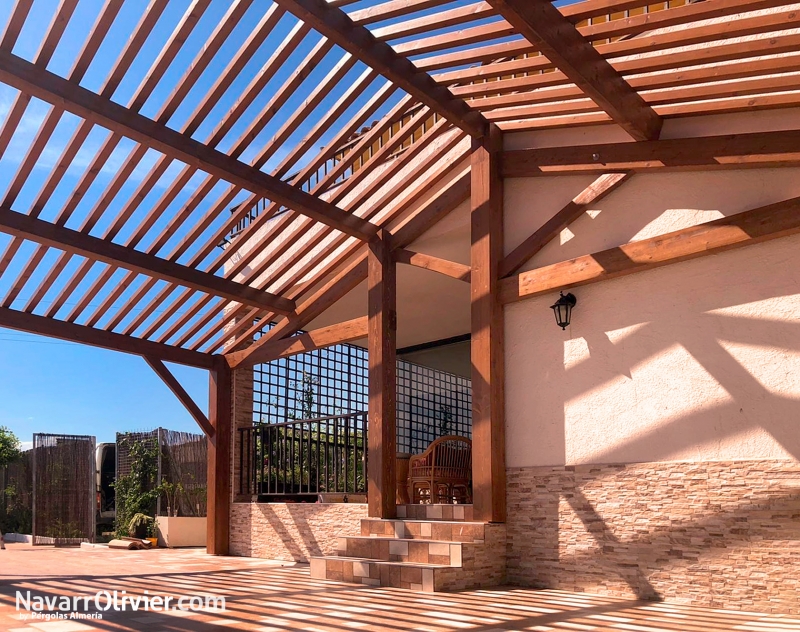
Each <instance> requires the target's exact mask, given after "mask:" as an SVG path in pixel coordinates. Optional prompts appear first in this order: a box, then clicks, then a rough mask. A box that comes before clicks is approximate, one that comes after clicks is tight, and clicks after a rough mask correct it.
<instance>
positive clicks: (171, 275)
mask: <svg viewBox="0 0 800 632" xmlns="http://www.w3.org/2000/svg"><path fill="white" fill-rule="evenodd" d="M0 231H2V232H4V233H8V234H9V235H14V236H15V237H21V238H23V239H29V240H31V241H35V242H36V243H39V244H42V245H44V246H48V247H51V248H56V249H59V250H63V251H64V252H68V253H70V254H76V255H81V256H84V257H87V258H88V259H91V260H95V261H102V262H104V263H108V264H111V265H115V266H120V267H122V268H125V269H128V270H131V271H134V272H139V273H141V274H145V275H148V276H151V277H154V278H158V279H163V280H165V281H169V282H171V283H177V284H179V285H183V286H186V287H189V288H192V289H194V290H198V291H200V292H206V293H208V294H215V295H217V296H221V297H224V298H227V299H229V300H231V301H236V302H240V303H245V304H247V305H252V306H253V307H261V308H263V309H269V310H274V311H277V312H278V313H282V314H291V313H293V312H294V310H295V302H294V301H292V300H289V299H286V298H282V297H280V296H276V295H274V294H270V293H269V292H264V291H263V290H259V289H256V288H253V287H250V286H249V285H243V284H241V283H237V282H235V281H231V280H230V279H226V278H224V277H219V276H215V275H213V274H209V273H208V272H202V271H200V270H196V269H194V268H189V267H187V266H184V265H181V264H179V263H175V262H173V261H168V260H166V259H161V258H159V257H155V256H153V255H150V254H147V253H144V252H141V251H139V250H135V249H133V248H129V247H127V246H120V245H119V244H115V243H114V242H112V241H107V240H105V239H100V238H98V237H93V236H92V235H87V234H86V233H81V232H78V231H75V230H72V229H70V228H66V227H63V226H56V225H55V224H51V223H50V222H45V221H44V220H40V219H36V218H34V217H31V216H29V215H24V214H23V213H18V212H16V211H13V210H11V209H10V208H8V207H6V206H0Z"/></svg>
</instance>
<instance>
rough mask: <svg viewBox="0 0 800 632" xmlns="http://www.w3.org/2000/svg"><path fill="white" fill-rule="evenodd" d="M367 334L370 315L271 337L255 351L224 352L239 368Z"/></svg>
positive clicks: (234, 365) (230, 364) (234, 367)
mask: <svg viewBox="0 0 800 632" xmlns="http://www.w3.org/2000/svg"><path fill="white" fill-rule="evenodd" d="M366 337H367V317H366V316H362V317H360V318H354V319H353V320H348V321H345V322H343V323H337V324H336V325H329V326H327V327H320V328H319V329H314V330H313V331H307V332H305V333H303V334H298V335H297V336H291V337H289V338H281V339H278V340H272V341H271V342H269V343H268V344H265V345H263V346H261V347H260V348H259V349H258V351H257V352H255V353H247V351H246V350H245V351H235V352H233V353H228V354H226V355H225V359H226V360H227V361H228V365H229V366H230V367H231V368H232V369H238V368H242V367H245V366H253V365H255V364H261V363H263V362H271V361H272V360H277V359H278V358H288V357H290V356H293V355H297V354H298V353H308V352H309V351H316V350H317V349H324V348H325V347H330V346H332V345H338V344H342V343H344V342H352V341H353V340H360V339H361V338H366Z"/></svg>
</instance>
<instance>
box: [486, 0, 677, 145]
mask: <svg viewBox="0 0 800 632" xmlns="http://www.w3.org/2000/svg"><path fill="white" fill-rule="evenodd" d="M488 1H489V4H491V5H492V6H493V7H494V8H495V9H496V10H497V11H498V12H500V14H501V15H502V16H503V17H504V18H505V19H506V20H508V22H509V23H511V25H512V26H514V27H515V28H516V29H517V31H519V32H520V33H521V34H522V36H523V37H525V39H527V40H528V41H529V42H530V43H531V44H532V45H533V46H534V47H536V48H537V49H538V50H539V51H540V52H541V53H542V54H543V55H544V56H545V57H547V59H549V60H550V61H551V62H553V64H555V66H556V67H557V68H558V69H559V70H561V72H563V73H564V74H565V75H566V76H567V77H568V78H569V80H570V81H572V82H573V83H575V84H576V85H577V86H578V87H579V88H580V89H581V90H582V91H583V92H584V93H585V94H586V95H587V96H588V97H589V98H591V99H592V101H594V102H595V103H596V104H597V105H598V106H599V107H600V108H601V109H602V110H604V111H605V112H606V113H607V114H608V115H609V116H610V117H611V118H612V119H613V120H614V122H616V123H617V124H618V125H620V126H621V127H622V128H623V129H624V130H625V131H626V132H628V133H629V134H630V135H631V136H632V137H633V138H635V139H636V140H654V139H656V138H658V137H659V134H660V133H661V125H662V120H661V118H660V117H659V116H658V115H657V114H656V113H655V111H654V110H653V108H651V107H650V106H649V105H648V104H647V103H645V101H644V99H642V97H641V96H640V95H639V94H638V93H637V92H636V91H635V90H634V89H633V88H631V87H630V85H628V84H627V83H626V82H625V79H623V78H622V75H620V74H619V73H618V72H617V71H616V70H614V68H613V67H612V66H611V64H610V63H609V62H608V61H607V60H606V59H605V58H604V57H603V56H602V55H601V54H600V53H599V52H598V51H597V49H596V48H595V47H594V46H593V45H592V44H591V43H590V42H589V41H588V40H587V39H586V38H584V37H583V35H581V34H580V32H578V29H577V28H576V27H575V25H574V24H572V22H570V21H569V19H567V18H566V17H565V16H564V15H563V14H562V13H561V12H560V11H559V10H558V8H556V7H555V6H553V4H552V2H551V1H550V0H488Z"/></svg>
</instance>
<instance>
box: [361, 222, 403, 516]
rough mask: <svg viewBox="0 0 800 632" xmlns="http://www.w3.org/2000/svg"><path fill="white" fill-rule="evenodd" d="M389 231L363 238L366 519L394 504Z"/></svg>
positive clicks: (390, 510) (393, 295) (392, 510)
mask: <svg viewBox="0 0 800 632" xmlns="http://www.w3.org/2000/svg"><path fill="white" fill-rule="evenodd" d="M389 240H390V235H389V233H388V232H387V231H381V233H380V234H379V235H378V236H377V237H375V238H373V239H372V240H371V241H370V242H369V256H368V261H369V264H368V267H369V274H368V277H367V284H368V288H369V307H368V310H369V322H368V341H369V342H368V348H369V422H368V423H369V438H368V443H369V450H368V468H367V470H368V476H369V487H368V490H367V499H368V503H369V515H370V517H372V518H394V517H395V516H396V514H397V509H396V505H395V502H396V480H395V458H396V452H397V447H396V442H397V439H396V434H395V433H396V430H395V425H396V420H395V409H396V392H395V391H396V389H397V360H396V349H397V292H396V289H397V282H396V276H397V275H396V269H395V262H394V259H393V257H392V247H391V243H390V241H389Z"/></svg>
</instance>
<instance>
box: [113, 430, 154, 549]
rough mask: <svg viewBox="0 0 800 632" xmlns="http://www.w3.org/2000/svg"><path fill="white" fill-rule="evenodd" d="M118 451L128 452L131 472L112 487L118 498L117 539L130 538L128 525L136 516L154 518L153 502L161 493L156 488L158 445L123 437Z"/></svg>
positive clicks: (119, 478)
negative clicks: (118, 537)
mask: <svg viewBox="0 0 800 632" xmlns="http://www.w3.org/2000/svg"><path fill="white" fill-rule="evenodd" d="M120 448H121V449H123V450H124V449H126V448H129V449H130V450H129V454H130V457H131V471H130V472H129V473H128V474H126V475H124V476H120V477H118V478H117V481H116V482H115V483H114V490H115V492H116V498H117V518H116V525H115V527H116V532H117V535H118V536H126V535H130V523H131V520H132V519H133V518H134V517H135V516H136V514H144V515H146V516H152V515H154V514H155V509H156V501H157V500H158V497H159V496H160V495H161V493H162V489H161V486H160V485H157V477H158V451H159V448H158V446H157V445H149V444H148V442H145V441H136V440H130V439H129V438H127V437H126V438H123V439H122V440H121V441H120Z"/></svg>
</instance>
